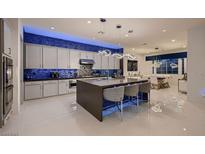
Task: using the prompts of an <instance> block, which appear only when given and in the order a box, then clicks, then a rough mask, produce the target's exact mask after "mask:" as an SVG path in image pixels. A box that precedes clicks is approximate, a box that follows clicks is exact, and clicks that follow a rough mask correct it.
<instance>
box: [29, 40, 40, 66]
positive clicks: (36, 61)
mask: <svg viewBox="0 0 205 154" xmlns="http://www.w3.org/2000/svg"><path fill="white" fill-rule="evenodd" d="M25 49H26V53H25V54H26V68H42V46H40V45H33V44H26V45H25Z"/></svg>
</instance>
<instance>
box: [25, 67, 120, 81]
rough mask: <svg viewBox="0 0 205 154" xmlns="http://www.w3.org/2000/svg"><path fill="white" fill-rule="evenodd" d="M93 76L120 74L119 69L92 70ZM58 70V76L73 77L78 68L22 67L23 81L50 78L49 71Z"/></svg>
mask: <svg viewBox="0 0 205 154" xmlns="http://www.w3.org/2000/svg"><path fill="white" fill-rule="evenodd" d="M92 71H93V73H92V74H93V75H95V76H108V75H109V76H113V75H115V74H121V70H117V69H112V70H92ZM52 72H58V73H59V78H75V77H76V76H77V74H78V69H24V81H32V80H46V79H51V73H52Z"/></svg>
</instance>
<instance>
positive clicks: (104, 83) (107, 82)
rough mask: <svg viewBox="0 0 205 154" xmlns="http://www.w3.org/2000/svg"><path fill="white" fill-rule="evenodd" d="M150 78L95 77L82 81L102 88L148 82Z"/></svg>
mask: <svg viewBox="0 0 205 154" xmlns="http://www.w3.org/2000/svg"><path fill="white" fill-rule="evenodd" d="M147 81H148V79H130V78H125V79H95V80H83V81H81V82H86V83H89V84H92V85H95V86H99V87H102V88H105V87H110V86H115V85H116V86H120V85H127V84H133V83H141V82H147Z"/></svg>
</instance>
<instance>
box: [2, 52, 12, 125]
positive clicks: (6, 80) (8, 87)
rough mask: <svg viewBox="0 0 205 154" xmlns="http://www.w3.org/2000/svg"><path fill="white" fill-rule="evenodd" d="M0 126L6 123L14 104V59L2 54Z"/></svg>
mask: <svg viewBox="0 0 205 154" xmlns="http://www.w3.org/2000/svg"><path fill="white" fill-rule="evenodd" d="M0 70H1V105H0V106H1V107H0V121H1V122H0V124H1V125H0V126H2V125H4V123H5V120H6V119H7V116H8V114H9V112H10V111H11V109H12V104H13V60H12V59H11V58H10V57H8V56H7V55H5V54H1V69H0Z"/></svg>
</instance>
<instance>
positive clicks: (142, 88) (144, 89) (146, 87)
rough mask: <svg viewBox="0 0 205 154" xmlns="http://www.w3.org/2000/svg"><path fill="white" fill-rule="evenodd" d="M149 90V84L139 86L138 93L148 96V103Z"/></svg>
mask: <svg viewBox="0 0 205 154" xmlns="http://www.w3.org/2000/svg"><path fill="white" fill-rule="evenodd" d="M150 89H151V83H150V82H145V83H141V84H140V88H139V92H141V93H147V94H148V102H150Z"/></svg>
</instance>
